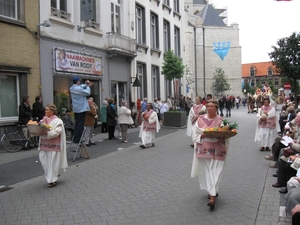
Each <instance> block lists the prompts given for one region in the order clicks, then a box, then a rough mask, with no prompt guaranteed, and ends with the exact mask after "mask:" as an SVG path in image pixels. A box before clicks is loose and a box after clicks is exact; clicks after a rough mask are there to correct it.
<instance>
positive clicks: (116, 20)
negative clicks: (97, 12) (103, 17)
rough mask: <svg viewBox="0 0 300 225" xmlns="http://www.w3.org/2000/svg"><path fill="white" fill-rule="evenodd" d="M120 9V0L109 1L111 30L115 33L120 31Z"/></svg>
mask: <svg viewBox="0 0 300 225" xmlns="http://www.w3.org/2000/svg"><path fill="white" fill-rule="evenodd" d="M120 11H121V5H120V0H118V1H113V2H111V31H112V32H115V33H117V34H120V33H121V30H120V17H121V14H120Z"/></svg>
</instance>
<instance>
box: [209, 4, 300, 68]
mask: <svg viewBox="0 0 300 225" xmlns="http://www.w3.org/2000/svg"><path fill="white" fill-rule="evenodd" d="M210 3H211V4H212V3H213V4H214V5H216V6H227V10H228V13H227V16H228V25H230V24H231V23H233V22H237V23H238V24H239V29H240V45H241V46H242V63H254V62H266V61H270V60H271V59H270V57H269V56H268V53H269V52H271V51H272V48H271V46H273V45H276V43H277V40H279V39H281V38H284V37H288V36H290V35H291V34H292V33H293V32H297V33H299V32H300V0H293V1H279V2H278V1H275V0H210ZM229 51H230V50H229Z"/></svg>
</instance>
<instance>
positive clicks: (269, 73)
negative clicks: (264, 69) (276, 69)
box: [268, 66, 273, 76]
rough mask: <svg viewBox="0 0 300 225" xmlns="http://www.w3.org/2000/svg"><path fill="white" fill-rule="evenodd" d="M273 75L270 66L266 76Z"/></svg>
mask: <svg viewBox="0 0 300 225" xmlns="http://www.w3.org/2000/svg"><path fill="white" fill-rule="evenodd" d="M272 75H273V68H272V67H271V66H270V67H269V68H268V76H272Z"/></svg>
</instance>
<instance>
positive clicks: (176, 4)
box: [173, 0, 179, 13]
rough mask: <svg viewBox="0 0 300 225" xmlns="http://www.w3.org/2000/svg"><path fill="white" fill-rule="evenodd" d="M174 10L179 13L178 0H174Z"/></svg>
mask: <svg viewBox="0 0 300 225" xmlns="http://www.w3.org/2000/svg"><path fill="white" fill-rule="evenodd" d="M173 8H174V12H177V13H179V0H174V6H173Z"/></svg>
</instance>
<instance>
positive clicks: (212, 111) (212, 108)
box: [191, 100, 229, 209]
mask: <svg viewBox="0 0 300 225" xmlns="http://www.w3.org/2000/svg"><path fill="white" fill-rule="evenodd" d="M218 107H219V106H218V101H216V100H208V101H207V103H206V110H207V114H204V115H201V116H200V117H199V118H198V120H197V122H196V125H195V136H194V142H195V147H194V149H195V150H194V157H193V165H192V172H191V177H193V178H195V177H198V179H199V184H200V189H201V190H206V191H207V192H208V194H209V195H208V198H209V202H208V203H207V206H209V207H210V208H211V209H213V208H214V206H215V204H216V197H217V196H218V191H219V184H220V180H221V177H222V172H223V169H224V166H225V158H226V154H227V149H228V145H229V140H228V139H227V138H208V137H207V136H206V134H205V133H204V130H205V128H212V127H220V126H221V125H222V120H223V118H222V117H221V116H219V115H217V112H218Z"/></svg>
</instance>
